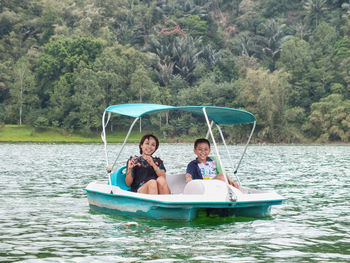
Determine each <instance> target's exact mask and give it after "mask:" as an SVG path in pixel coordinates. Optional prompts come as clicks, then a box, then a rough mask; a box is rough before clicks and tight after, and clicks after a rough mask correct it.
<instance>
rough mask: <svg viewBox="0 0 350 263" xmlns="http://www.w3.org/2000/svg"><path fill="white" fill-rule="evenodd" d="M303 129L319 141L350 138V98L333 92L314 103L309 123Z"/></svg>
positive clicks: (344, 140)
mask: <svg viewBox="0 0 350 263" xmlns="http://www.w3.org/2000/svg"><path fill="white" fill-rule="evenodd" d="M303 129H304V130H305V131H306V132H309V133H310V134H311V135H312V136H314V137H315V138H317V140H318V141H319V142H328V141H338V140H341V141H343V142H349V140H350V100H344V97H343V96H342V95H341V94H332V95H329V96H328V97H326V98H323V99H321V101H320V102H317V103H314V104H312V107H311V114H310V117H309V123H308V124H306V125H304V127H303Z"/></svg>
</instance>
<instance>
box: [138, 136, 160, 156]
mask: <svg viewBox="0 0 350 263" xmlns="http://www.w3.org/2000/svg"><path fill="white" fill-rule="evenodd" d="M156 147H157V142H156V140H155V139H154V138H153V137H149V138H148V139H146V140H145V141H144V142H143V144H141V150H142V154H145V155H152V154H153V153H154V152H155V151H156Z"/></svg>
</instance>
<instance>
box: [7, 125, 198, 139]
mask: <svg viewBox="0 0 350 263" xmlns="http://www.w3.org/2000/svg"><path fill="white" fill-rule="evenodd" d="M146 132H147V131H143V132H142V133H140V132H139V131H133V132H131V134H130V137H129V139H128V142H134V143H138V142H139V141H140V138H141V137H142V135H144V134H145V133H146ZM126 134H127V131H122V132H120V131H119V132H107V140H108V143H122V142H123V141H124V139H125V136H126ZM155 135H157V136H158V138H159V140H160V141H161V142H168V143H173V142H192V141H193V140H194V138H187V137H177V138H169V139H164V138H162V136H160V134H157V133H155ZM0 142H33V143H102V139H101V135H100V133H96V134H90V135H81V134H77V133H70V132H68V131H65V130H63V129H59V128H53V127H49V128H40V129H38V128H34V127H32V126H28V125H21V126H20V125H3V126H0Z"/></svg>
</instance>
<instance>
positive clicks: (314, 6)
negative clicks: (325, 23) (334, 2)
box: [304, 0, 327, 27]
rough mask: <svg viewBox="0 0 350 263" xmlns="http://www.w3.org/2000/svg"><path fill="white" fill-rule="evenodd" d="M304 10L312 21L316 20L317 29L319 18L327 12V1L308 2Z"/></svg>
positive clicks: (314, 0)
mask: <svg viewBox="0 0 350 263" xmlns="http://www.w3.org/2000/svg"><path fill="white" fill-rule="evenodd" d="M304 9H305V10H306V12H307V14H309V16H310V17H311V19H314V20H315V27H317V25H318V20H319V17H320V16H321V14H322V13H323V12H324V11H325V10H327V7H326V0H307V1H306V3H305V4H304Z"/></svg>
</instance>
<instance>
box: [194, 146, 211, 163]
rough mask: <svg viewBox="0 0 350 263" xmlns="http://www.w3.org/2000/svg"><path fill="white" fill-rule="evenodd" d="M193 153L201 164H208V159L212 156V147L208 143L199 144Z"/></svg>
mask: <svg viewBox="0 0 350 263" xmlns="http://www.w3.org/2000/svg"><path fill="white" fill-rule="evenodd" d="M193 151H194V153H195V154H196V155H197V157H198V161H199V162H206V161H207V157H208V155H209V154H210V147H209V145H208V144H207V143H205V142H202V143H199V144H198V145H197V147H196V148H194V150H193Z"/></svg>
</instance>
